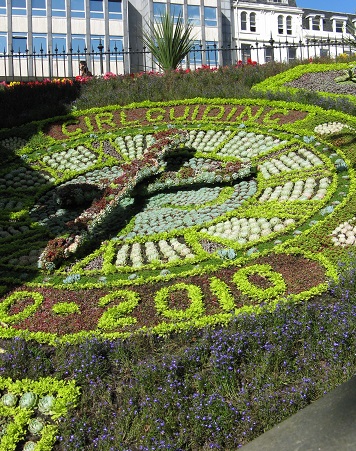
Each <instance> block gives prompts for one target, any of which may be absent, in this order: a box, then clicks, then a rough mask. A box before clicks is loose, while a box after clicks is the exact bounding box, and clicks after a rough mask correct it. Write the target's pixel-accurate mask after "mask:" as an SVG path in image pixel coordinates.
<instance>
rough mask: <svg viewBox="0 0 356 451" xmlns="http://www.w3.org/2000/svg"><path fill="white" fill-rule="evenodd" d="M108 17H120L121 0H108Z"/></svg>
mask: <svg viewBox="0 0 356 451" xmlns="http://www.w3.org/2000/svg"><path fill="white" fill-rule="evenodd" d="M108 7H109V19H122V2H121V0H109V2H108Z"/></svg>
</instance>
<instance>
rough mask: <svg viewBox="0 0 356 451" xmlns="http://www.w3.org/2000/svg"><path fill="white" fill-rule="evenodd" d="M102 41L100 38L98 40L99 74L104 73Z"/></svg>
mask: <svg viewBox="0 0 356 451" xmlns="http://www.w3.org/2000/svg"><path fill="white" fill-rule="evenodd" d="M103 48H104V46H103V43H102V42H101V39H100V41H99V45H98V50H99V58H100V74H101V75H103V74H104V61H103Z"/></svg>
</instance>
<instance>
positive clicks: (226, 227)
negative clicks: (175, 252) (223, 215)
mask: <svg viewBox="0 0 356 451" xmlns="http://www.w3.org/2000/svg"><path fill="white" fill-rule="evenodd" d="M291 224H294V219H284V220H283V219H281V218H277V217H273V218H271V219H266V218H249V219H247V218H231V219H229V220H227V221H223V222H219V223H217V224H214V225H211V226H210V227H208V228H207V229H206V228H204V229H201V230H200V231H201V232H204V233H207V234H208V235H212V236H216V237H219V238H226V239H230V240H234V241H236V242H237V243H239V244H245V243H247V242H249V241H256V240H259V239H260V238H261V237H265V236H267V235H270V234H271V233H273V232H282V231H283V230H285V229H286V228H287V227H288V226H290V225H291Z"/></svg>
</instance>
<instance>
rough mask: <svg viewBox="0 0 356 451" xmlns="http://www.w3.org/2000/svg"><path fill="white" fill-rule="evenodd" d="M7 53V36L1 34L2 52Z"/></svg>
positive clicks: (0, 46)
mask: <svg viewBox="0 0 356 451" xmlns="http://www.w3.org/2000/svg"><path fill="white" fill-rule="evenodd" d="M4 52H6V53H7V36H6V35H5V34H0V53H4Z"/></svg>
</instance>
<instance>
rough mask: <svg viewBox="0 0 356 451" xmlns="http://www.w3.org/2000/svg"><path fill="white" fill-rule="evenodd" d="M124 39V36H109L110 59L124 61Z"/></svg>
mask: <svg viewBox="0 0 356 451" xmlns="http://www.w3.org/2000/svg"><path fill="white" fill-rule="evenodd" d="M123 48H124V39H123V37H122V36H110V37H109V50H110V59H111V60H116V61H123V54H122V53H121V52H122V50H123Z"/></svg>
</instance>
